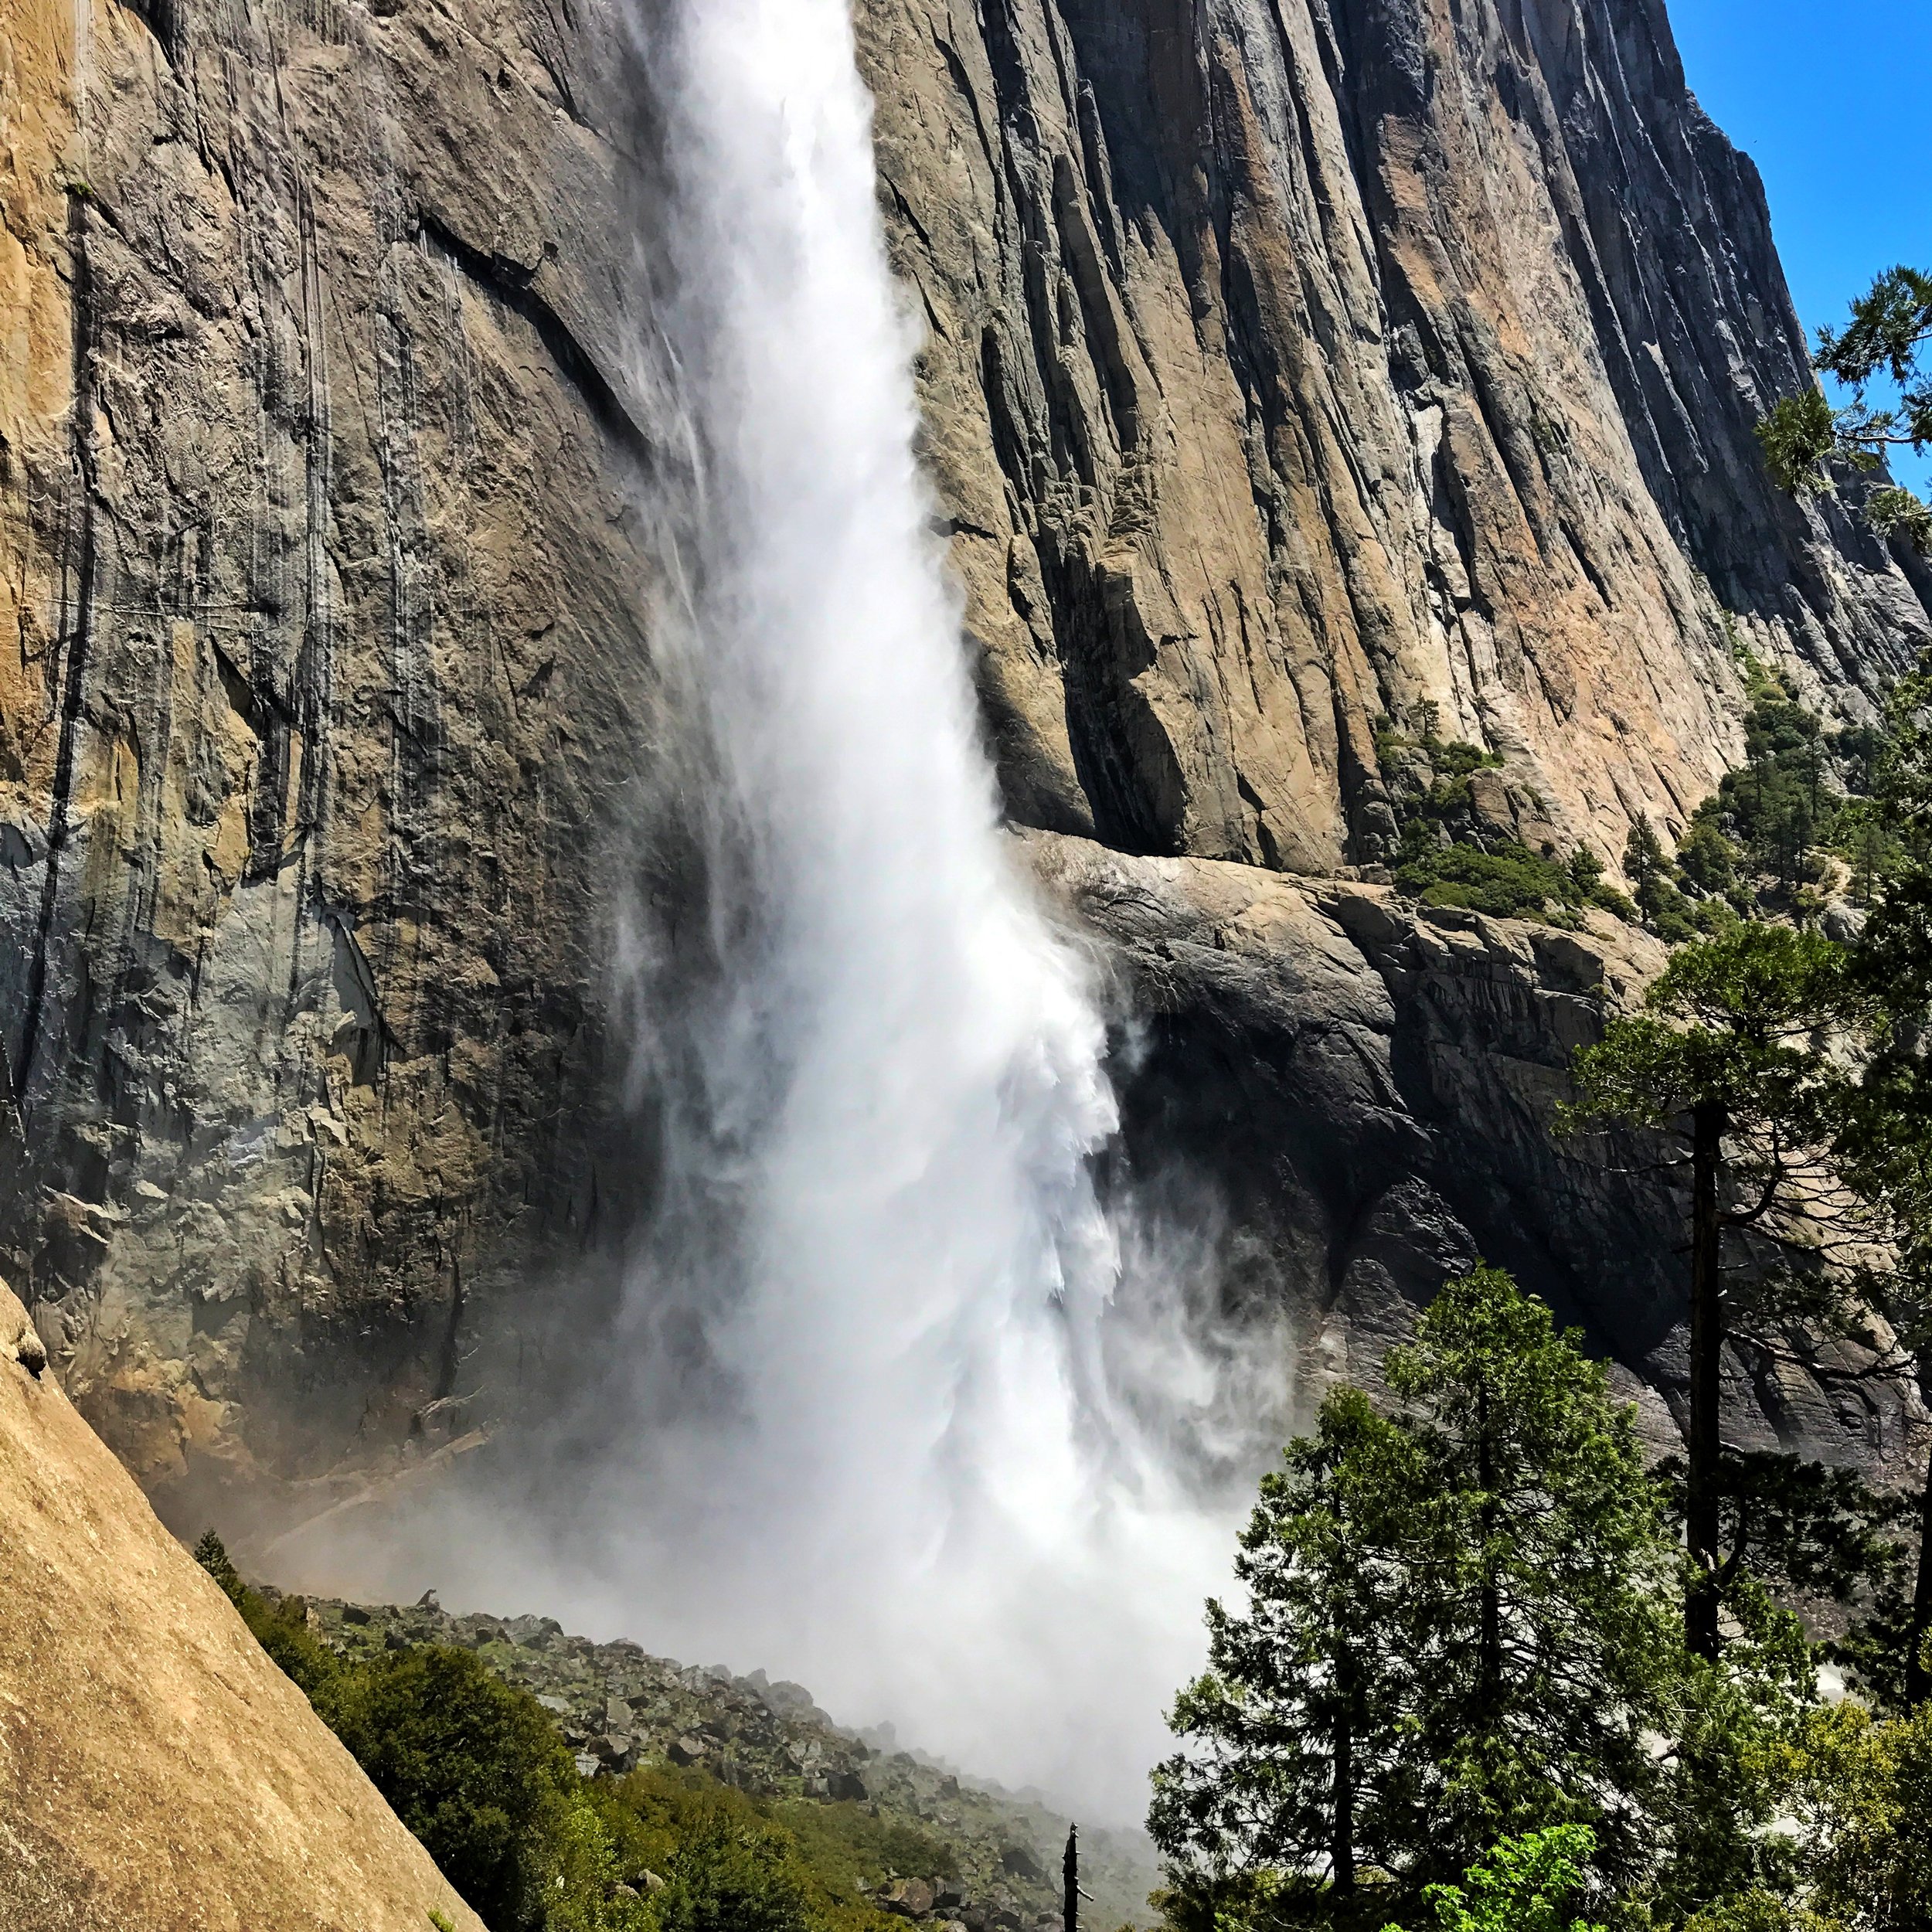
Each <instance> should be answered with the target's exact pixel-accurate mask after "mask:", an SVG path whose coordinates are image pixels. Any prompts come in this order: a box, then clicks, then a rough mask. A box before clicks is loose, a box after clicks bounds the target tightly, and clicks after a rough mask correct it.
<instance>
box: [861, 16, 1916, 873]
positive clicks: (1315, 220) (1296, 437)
mask: <svg viewBox="0 0 1932 1932" xmlns="http://www.w3.org/2000/svg"><path fill="white" fill-rule="evenodd" d="M860 21H861V27H862V46H863V49H864V56H865V60H866V69H867V72H868V73H869V77H870V78H871V80H872V85H873V87H874V88H875V90H876V93H877V94H878V97H879V155H880V166H881V170H882V173H883V177H884V196H883V199H884V202H885V206H886V209H887V213H888V218H889V221H890V223H891V224H892V229H893V237H894V243H895V248H896V259H897V260H898V262H899V264H900V268H901V270H902V272H903V274H904V276H905V277H906V281H908V283H909V284H911V285H913V287H916V288H917V291H918V294H919V297H920V301H921V303H922V304H923V308H924V311H925V313H926V314H927V317H928V318H930V339H929V342H928V344H927V350H926V354H925V357H924V360H923V365H922V379H923V384H924V387H925V393H926V399H927V412H928V415H929V417H930V421H931V426H932V427H931V437H930V454H931V459H932V461H933V464H934V469H935V471H936V473H937V477H938V479H939V482H940V489H941V492H942V494H943V495H944V500H945V503H946V507H947V512H948V513H949V515H950V518H951V525H952V527H953V529H954V532H955V533H956V534H955V536H954V560H955V563H956V565H957V568H958V570H959V571H960V573H961V577H962V578H963V580H964V583H965V584H966V587H967V590H968V600H969V616H970V622H971V628H972V631H973V634H974V636H975V638H976V639H977V640H978V643H979V645H980V646H981V652H982V657H983V674H982V675H983V682H984V684H985V689H986V690H987V692H988V702H989V706H990V709H991V711H992V717H993V720H994V724H995V745H996V747H997V749H998V753H999V755H1000V758H1001V761H1002V774H1003V776H1004V778H1005V784H1006V787H1007V791H1008V795H1009V799H1010V801H1011V802H1012V808H1013V810H1014V811H1015V815H1017V816H1018V817H1019V819H1020V820H1021V821H1022V822H1024V823H1026V824H1029V825H1038V826H1041V827H1043V828H1048V829H1051V830H1058V831H1063V832H1084V833H1087V834H1090V835H1094V836H1096V837H1097V838H1100V840H1101V841H1102V842H1104V843H1107V844H1109V845H1114V846H1115V847H1117V848H1118V849H1124V850H1127V851H1131V852H1172V853H1186V854H1189V855H1194V856H1198V857H1202V858H1218V859H1238V860H1241V861H1244V862H1248V863H1250V864H1254V865H1259V866H1270V867H1277V868H1281V869H1287V870H1291V871H1303V872H1320V871H1327V870H1331V869H1333V868H1334V867H1335V866H1337V865H1338V864H1339V863H1341V862H1343V861H1344V860H1349V859H1352V860H1354V861H1356V862H1366V861H1367V860H1369V859H1374V858H1376V857H1378V856H1379V855H1381V852H1382V850H1383V849H1385V848H1386V844H1387V842H1388V840H1389V837H1390V835H1391V834H1392V833H1393V821H1392V820H1391V819H1390V818H1389V814H1388V807H1387V803H1386V796H1385V794H1384V791H1383V778H1384V777H1385V776H1386V774H1382V773H1380V772H1379V770H1378V767H1377V761H1376V751H1375V747H1374V743H1373V739H1374V732H1373V730H1372V726H1373V723H1374V720H1375V719H1376V716H1377V715H1378V714H1385V713H1386V714H1387V715H1388V716H1391V717H1392V718H1393V719H1395V720H1396V722H1397V723H1400V724H1402V725H1403V726H1406V728H1407V729H1409V730H1410V731H1412V732H1413V731H1414V730H1417V728H1418V726H1420V723H1421V722H1422V720H1423V715H1424V712H1425V708H1426V707H1427V706H1434V709H1435V715H1436V716H1437V719H1439V721H1440V727H1441V730H1442V734H1443V735H1444V736H1447V737H1463V738H1467V739H1470V740H1475V741H1476V742H1478V743H1481V744H1483V745H1485V746H1487V747H1491V748H1492V749H1494V750H1497V751H1498V752H1500V753H1502V754H1503V755H1504V757H1505V760H1506V761H1507V770H1506V772H1505V774H1502V776H1503V777H1506V779H1507V780H1508V781H1509V783H1510V784H1513V785H1515V786H1518V787H1521V788H1524V789H1526V790H1527V791H1530V792H1532V793H1534V794H1536V796H1537V797H1538V798H1540V799H1542V800H1543V801H1546V806H1547V809H1546V811H1542V812H1539V813H1538V814H1537V815H1536V818H1535V820H1534V821H1533V828H1534V831H1535V834H1536V838H1537V839H1538V841H1539V842H1558V843H1560V844H1563V845H1574V844H1575V843H1577V842H1588V843H1590V844H1592V845H1594V846H1595V847H1596V848H1597V850H1598V851H1599V852H1600V854H1601V855H1603V856H1604V858H1606V859H1610V860H1612V861H1613V862H1614V859H1616V858H1617V856H1618V855H1620V854H1621V850H1622V846H1623V842H1624V836H1625V834H1626V832H1627V831H1628V825H1629V823H1630V821H1631V818H1633V817H1634V815H1638V814H1639V813H1641V814H1645V815H1648V816H1649V817H1650V818H1652V819H1653V820H1654V821H1655V822H1656V823H1657V824H1658V825H1660V826H1663V827H1665V828H1672V829H1674V828H1677V827H1679V826H1681V825H1682V824H1683V822H1684V821H1685V816H1686V815H1687V814H1688V813H1689V811H1690V810H1691V809H1692V807H1694V806H1695V804H1696V803H1697V802H1698V801H1699V799H1700V798H1702V796H1703V795H1704V794H1706V792H1708V791H1709V790H1710V789H1711V787H1712V786H1713V784H1714V782H1715V781H1716V777H1718V775H1719V774H1720V773H1721V771H1722V770H1723V769H1724V767H1725V766H1726V763H1727V762H1728V761H1729V760H1730V759H1732V758H1733V757H1735V755H1736V752H1737V750H1738V735H1737V727H1736V713H1737V711H1738V708H1739V694H1740V686H1739V684H1738V680H1737V677H1736V669H1735V666H1734V664H1733V648H1734V645H1741V644H1743V643H1745V642H1749V643H1750V644H1751V645H1753V646H1754V647H1755V648H1757V650H1759V651H1760V652H1763V653H1764V654H1765V655H1767V656H1770V657H1772V658H1777V659H1779V660H1781V661H1783V662H1787V663H1788V664H1791V665H1793V666H1794V668H1796V669H1797V670H1798V672H1799V673H1800V675H1801V678H1802V679H1803V680H1804V683H1805V685H1806V688H1807V689H1808V691H1809V692H1811V695H1812V696H1814V698H1815V699H1818V700H1819V701H1821V702H1825V703H1827V704H1832V705H1839V706H1843V707H1844V708H1845V709H1847V710H1849V712H1851V713H1858V712H1859V710H1860V709H1862V707H1864V706H1867V705H1869V702H1870V699H1871V696H1872V693H1873V692H1874V691H1875V690H1876V689H1877V688H1878V686H1879V683H1880V682H1881V681H1882V679H1883V675H1885V673H1886V670H1887V668H1888V667H1893V668H1895V667H1897V666H1899V665H1903V664H1904V663H1906V662H1908V661H1909V658H1910V652H1911V650H1912V648H1913V646H1914V645H1916V644H1917V642H1919V641H1923V640H1924V639H1925V638H1927V636H1928V629H1927V619H1926V611H1925V607H1924V603H1923V587H1924V584H1925V578H1924V573H1923V571H1922V570H1920V571H1918V572H1917V574H1916V575H1915V576H1912V577H1908V574H1907V573H1906V570H1905V569H1904V568H1903V567H1902V566H1901V565H1900V563H1898V562H1896V561H1895V560H1893V558H1892V557H1891V556H1889V555H1888V554H1887V553H1886V549H1885V548H1884V546H1883V545H1881V544H1879V543H1877V542H1876V541H1875V540H1874V539H1872V538H1871V536H1869V534H1868V533H1866V532H1862V531H1860V530H1859V529H1856V528H1855V527H1854V526H1853V525H1852V523H1851V522H1849V520H1848V519H1846V517H1845V515H1843V514H1842V512H1839V511H1838V510H1836V509H1817V508H1811V509H1806V508H1801V507H1799V506H1797V505H1793V504H1791V503H1789V502H1785V501H1783V500H1781V499H1780V498H1778V497H1777V495H1776V494H1775V492H1773V491H1772V490H1771V489H1770V486H1769V484H1768V482H1767V479H1766V478H1765V475H1764V468H1763V464H1762V462H1761V460H1760V456H1759V453H1758V451H1757V445H1756V443H1755V441H1754V440H1753V436H1752V434H1751V431H1752V426H1753V423H1754V422H1755V420H1757V417H1758V416H1760V414H1761V413H1763V412H1764V409H1765V408H1766V407H1767V406H1768V403H1769V402H1770V400H1771V399H1772V398H1773V397H1774V396H1777V395H1778V394H1781V393H1787V392H1789V391H1791V390H1792V389H1795V388H1797V387H1798V386H1799V385H1800V384H1801V383H1804V382H1808V381H1809V380H1810V377H1809V374H1808V367H1807V364H1806V361H1805V351H1804V336H1803V333H1802V331H1801V328H1800V327H1799V325H1798V320H1797V318H1796V316H1795V315H1794V312H1793V311H1792V308H1791V302H1790V298H1789V297H1788V295H1787V292H1786V290H1785V287H1784V276H1783V273H1782V271H1781V268H1780V267H1779V265H1778V263H1777V257H1776V254H1775V252H1774V250H1773V248H1772V247H1771V242H1770V226H1769V222H1768V219H1767V215H1766V213H1765V209H1764V199H1763V193H1762V190H1761V188H1760V185H1759V183H1758V181H1757V175H1756V172H1755V171H1754V170H1753V168H1751V166H1750V163H1749V162H1748V161H1747V160H1745V159H1744V158H1743V157H1741V156H1740V155H1738V154H1737V153H1736V151H1734V150H1733V149H1732V148H1731V147H1730V145H1729V143H1728V142H1726V141H1725V140H1724V138H1723V135H1722V134H1719V132H1718V131H1716V129H1715V128H1713V127H1712V126H1711V125H1710V124H1709V121H1706V119H1705V118H1704V117H1703V115H1702V113H1701V111H1699V108H1698V107H1697V105H1696V102H1695V101H1694V100H1692V99H1691V97H1689V94H1687V93H1686V92H1685V88H1684V84H1683V76H1682V70H1681V69H1680V68H1679V65H1678V63H1677V58H1676V54H1675V49H1674V47H1673V46H1672V43H1671V39H1670V31H1669V27H1668V22H1667V21H1666V20H1665V16H1664V10H1663V7H1662V4H1661V0H1634V3H1633V0H1616V3H1615V4H1611V0H1537V4H1535V5H1520V6H1512V5H1503V4H1501V3H1500V0H1467V3H1466V4H1463V5H1450V4H1448V3H1447V0H1203V3H1202V4H1199V5H1188V6H1179V5H1173V4H1171V0H1130V3H1128V4H1122V0H1002V4H1001V5H998V6H997V7H991V6H989V7H985V8H975V7H972V6H969V5H964V4H961V0H866V5H863V6H862V8H861V9H860ZM1848 293H1849V291H1848ZM1914 567H1915V569H1916V566H1914ZM1915 586H1916V587H1915ZM1506 817H1507V813H1506V811H1503V810H1502V809H1499V810H1498V812H1497V813H1496V815H1495V821H1496V823H1497V825H1498V827H1500V826H1501V825H1502V823H1503V822H1504V821H1505V818H1506Z"/></svg>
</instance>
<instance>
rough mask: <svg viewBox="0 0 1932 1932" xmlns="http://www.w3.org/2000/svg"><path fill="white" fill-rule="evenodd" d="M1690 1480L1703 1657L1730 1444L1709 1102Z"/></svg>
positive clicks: (1718, 1114)
mask: <svg viewBox="0 0 1932 1932" xmlns="http://www.w3.org/2000/svg"><path fill="white" fill-rule="evenodd" d="M1691 1122H1692V1131H1691V1345H1690V1383H1691V1386H1690V1444H1689V1448H1690V1481H1689V1499H1688V1500H1689V1506H1688V1508H1687V1509H1686V1511H1685V1529H1686V1530H1687V1532H1688V1534H1689V1543H1690V1556H1691V1567H1692V1575H1691V1580H1690V1583H1689V1587H1688V1588H1687V1589H1686V1590H1685V1597H1684V1638H1685V1642H1686V1643H1687V1644H1688V1645H1689V1646H1690V1648H1691V1651H1692V1654H1693V1655H1696V1656H1699V1657H1703V1658H1709V1659H1711V1660H1712V1661H1713V1662H1715V1661H1716V1657H1717V1648H1718V1645H1717V1609H1718V1595H1719V1583H1718V1570H1719V1565H1720V1563H1721V1562H1722V1558H1721V1556H1720V1555H1719V1549H1718V1540H1719V1468H1718V1465H1719V1451H1720V1448H1721V1446H1722V1444H1723V1434H1722V1431H1721V1429H1720V1426H1719V1425H1720V1420H1721V1419H1720V1417H1719V1407H1720V1405H1721V1404H1722V1402H1723V1374H1722V1365H1723V1352H1724V1305H1723V1293H1724V1275H1723V1224H1722V1223H1721V1222H1720V1221H1719V1218H1718V1205H1717V1170H1718V1162H1719V1158H1720V1157H1721V1155H1722V1153H1723V1143H1724V1127H1725V1119H1724V1110H1723V1107H1719V1106H1716V1105H1715V1104H1706V1105H1704V1106H1702V1107H1697V1108H1696V1109H1695V1110H1694V1111H1692V1116H1691Z"/></svg>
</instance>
